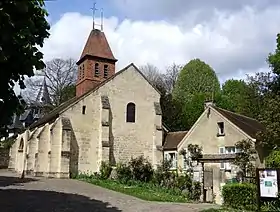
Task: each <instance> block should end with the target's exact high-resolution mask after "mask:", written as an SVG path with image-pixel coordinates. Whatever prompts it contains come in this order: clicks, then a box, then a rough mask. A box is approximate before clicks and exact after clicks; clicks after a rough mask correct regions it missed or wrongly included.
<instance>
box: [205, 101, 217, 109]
mask: <svg viewBox="0 0 280 212" xmlns="http://www.w3.org/2000/svg"><path fill="white" fill-rule="evenodd" d="M210 106H215V103H214V102H213V101H212V100H206V101H205V102H204V110H206V109H207V108H208V107H210Z"/></svg>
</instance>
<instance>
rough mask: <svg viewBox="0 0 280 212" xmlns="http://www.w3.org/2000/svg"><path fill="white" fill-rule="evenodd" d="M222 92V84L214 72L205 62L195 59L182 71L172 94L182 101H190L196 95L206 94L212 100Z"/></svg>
mask: <svg viewBox="0 0 280 212" xmlns="http://www.w3.org/2000/svg"><path fill="white" fill-rule="evenodd" d="M218 92H220V83H219V80H218V77H217V76H216V73H215V72H214V70H213V69H212V68H211V67H210V66H209V65H208V64H206V63H205V62H203V61H201V60H199V59H194V60H191V61H190V62H189V63H187V64H186V65H185V66H184V68H183V69H182V70H181V72H180V74H179V76H178V80H177V82H176V84H175V87H174V90H173V92H172V94H173V97H174V98H175V99H178V100H180V101H187V102H188V101H190V100H191V99H192V97H193V96H194V95H196V94H204V95H205V98H206V99H209V100H210V99H212V94H213V93H214V94H216V93H218Z"/></svg>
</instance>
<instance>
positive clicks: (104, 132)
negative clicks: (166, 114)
mask: <svg viewBox="0 0 280 212" xmlns="http://www.w3.org/2000/svg"><path fill="white" fill-rule="evenodd" d="M159 101H160V94H159V93H158V91H157V90H155V89H154V88H153V87H152V86H151V84H150V83H149V82H148V81H147V80H146V79H145V77H144V76H143V75H142V74H141V73H140V72H139V70H138V69H137V68H136V67H135V66H134V65H133V64H131V65H129V66H128V67H126V68H125V69H124V70H122V71H120V72H119V73H117V74H116V75H115V76H114V77H113V78H111V79H110V80H108V81H107V82H106V83H104V84H102V85H101V86H99V87H98V88H97V89H95V90H93V91H92V92H89V93H87V94H86V95H84V96H82V97H80V98H78V99H77V100H76V101H73V102H71V104H69V105H67V106H66V107H64V108H63V109H61V110H60V111H59V112H58V115H57V118H56V119H55V120H54V121H49V122H46V123H44V124H41V125H40V126H37V127H36V128H34V129H29V130H26V131H25V132H24V133H22V134H20V135H19V136H18V137H17V140H16V142H15V144H14V145H13V146H12V148H11V151H10V154H11V155H10V157H11V160H10V164H9V167H10V168H11V169H15V170H16V171H18V172H22V170H25V171H26V173H28V174H33V175H35V176H45V177H56V178H68V177H69V176H70V175H71V174H77V173H83V172H91V173H93V172H98V171H99V167H100V165H101V161H108V162H110V163H111V164H116V163H118V162H127V161H128V160H130V159H131V157H137V156H140V155H144V157H146V158H148V159H149V160H150V162H151V163H152V164H153V165H154V166H156V165H157V164H159V163H160V161H161V160H162V152H161V151H160V150H158V149H157V146H161V145H162V128H161V127H162V124H161V111H160V106H159ZM129 103H134V105H135V122H127V120H126V115H127V105H128V104H129Z"/></svg>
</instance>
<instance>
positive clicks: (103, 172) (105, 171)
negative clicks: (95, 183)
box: [100, 161, 112, 179]
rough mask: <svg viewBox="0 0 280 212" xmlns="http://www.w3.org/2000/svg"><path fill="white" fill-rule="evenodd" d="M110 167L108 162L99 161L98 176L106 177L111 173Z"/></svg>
mask: <svg viewBox="0 0 280 212" xmlns="http://www.w3.org/2000/svg"><path fill="white" fill-rule="evenodd" d="M111 172H112V167H111V166H110V164H108V163H106V162H105V161H102V162H101V166H100V177H101V179H108V178H109V177H110V175H111Z"/></svg>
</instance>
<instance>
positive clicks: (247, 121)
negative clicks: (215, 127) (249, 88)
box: [212, 106, 264, 138]
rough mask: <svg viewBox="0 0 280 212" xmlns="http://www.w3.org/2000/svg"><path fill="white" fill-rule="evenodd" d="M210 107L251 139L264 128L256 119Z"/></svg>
mask: <svg viewBox="0 0 280 212" xmlns="http://www.w3.org/2000/svg"><path fill="white" fill-rule="evenodd" d="M212 107H213V108H214V109H215V110H216V111H218V112H219V113H220V114H221V115H223V116H224V117H225V118H227V119H228V120H229V121H230V122H232V123H233V124H234V125H236V126H237V127H238V128H240V129H241V130H242V131H243V132H245V133H246V134H248V135H249V136H251V137H252V138H256V134H257V133H258V132H259V131H262V130H264V126H263V125H262V124H261V123H260V122H258V121H257V120H256V119H252V118H249V117H247V116H243V115H240V114H237V113H233V112H230V111H228V110H224V109H222V108H219V107H216V106H212Z"/></svg>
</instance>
